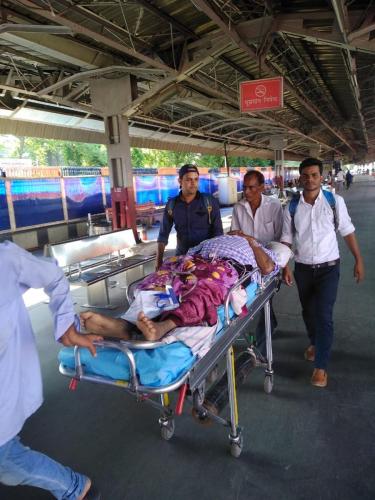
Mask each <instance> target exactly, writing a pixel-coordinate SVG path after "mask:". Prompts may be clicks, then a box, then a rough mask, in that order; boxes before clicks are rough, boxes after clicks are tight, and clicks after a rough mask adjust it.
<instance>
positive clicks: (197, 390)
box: [59, 269, 280, 457]
mask: <svg viewBox="0 0 375 500" xmlns="http://www.w3.org/2000/svg"><path fill="white" fill-rule="evenodd" d="M255 273H259V269H254V270H253V271H251V272H247V273H245V274H244V275H243V276H242V277H241V278H240V279H239V280H238V282H237V283H235V285H233V287H232V288H231V290H230V292H229V293H228V296H227V298H226V300H225V303H224V313H225V314H224V320H225V321H224V324H223V328H222V330H221V331H220V332H219V333H218V334H217V335H216V337H215V340H214V342H213V344H212V346H211V348H210V350H209V351H208V352H207V353H206V354H205V355H204V356H203V357H202V358H200V359H196V360H195V361H194V362H193V364H192V366H191V367H190V368H188V369H187V371H186V372H183V373H182V374H180V375H179V376H178V377H177V378H176V379H175V380H173V382H171V383H169V384H166V385H162V386H157V387H155V386H147V385H142V384H141V383H140V381H139V377H138V375H137V366H136V361H135V357H134V352H133V351H137V350H141V349H142V350H144V349H145V350H149V349H156V348H158V347H161V346H165V343H163V342H161V341H157V342H151V341H144V340H127V341H124V340H121V341H119V342H117V341H103V342H99V343H97V346H98V347H99V349H100V348H104V347H109V348H113V349H115V350H117V351H121V352H122V353H123V354H124V355H125V356H126V358H127V360H128V362H129V369H130V377H129V380H116V379H110V378H106V377H103V376H99V375H94V374H90V373H85V370H84V367H83V365H82V363H81V357H80V348H78V347H75V348H74V360H75V369H72V368H68V367H66V366H64V365H63V363H60V366H59V370H60V373H62V374H63V375H65V376H68V377H71V378H72V380H71V385H70V388H71V389H75V388H76V385H77V382H78V381H80V380H87V381H91V382H95V383H104V384H108V385H115V386H119V387H121V388H123V389H124V390H125V391H126V392H128V393H130V394H132V395H135V396H136V397H137V398H138V399H140V400H142V401H146V402H147V403H149V404H151V405H152V406H154V407H156V408H158V409H159V410H161V416H160V418H159V425H160V427H161V435H162V437H163V438H164V439H170V438H171V437H172V436H173V433H174V415H179V414H181V413H182V409H183V404H184V400H185V396H186V392H187V389H188V388H189V391H190V394H191V398H190V399H191V402H192V405H193V409H194V410H195V411H196V412H197V414H199V415H203V416H207V415H208V416H209V417H210V418H212V419H213V420H214V421H216V422H218V423H220V424H222V425H224V426H226V427H229V428H230V435H229V441H230V451H231V454H232V455H233V456H235V457H238V456H239V455H240V453H241V451H242V446H243V440H242V430H241V428H240V427H239V426H238V410H237V398H236V382H235V365H234V351H233V344H234V342H235V341H236V340H237V339H238V338H239V337H241V336H244V335H245V334H248V330H249V324H250V322H251V321H252V319H253V317H254V315H255V314H256V313H257V312H258V311H259V310H260V309H262V308H263V307H264V308H265V326H266V340H267V358H268V360H267V364H266V369H265V374H266V379H265V381H266V380H267V381H268V384H265V390H266V392H271V390H272V385H273V370H272V343H271V325H270V307H269V300H270V299H271V298H272V296H273V295H274V294H275V293H276V292H277V291H278V289H279V287H280V277H279V275H276V276H271V277H264V278H263V279H262V282H261V284H260V286H259V287H258V289H257V293H256V295H255V298H254V300H253V301H252V302H251V303H250V304H248V305H247V311H248V312H247V314H246V315H243V316H241V315H240V316H233V317H232V318H231V314H230V310H231V309H230V300H229V296H230V293H231V292H233V291H235V290H237V289H238V288H239V287H240V286H241V285H242V284H243V283H244V282H245V281H248V280H249V279H250V278H251V276H252V275H253V274H255ZM245 336H246V335H245ZM224 356H226V372H227V379H228V393H229V407H230V418H229V419H224V418H222V417H220V416H218V415H215V414H211V413H210V412H209V411H207V410H206V409H205V408H204V406H203V403H204V394H205V385H206V379H207V377H208V376H209V374H210V373H211V372H212V371H213V370H214V369H215V367H217V365H218V363H219V361H220V360H221V359H223V357H224ZM267 388H268V389H269V388H270V390H267ZM176 389H179V397H178V401H177V405H176V409H175V410H173V409H172V407H171V404H170V401H169V396H168V395H169V393H171V392H173V391H175V390H176ZM152 395H160V403H158V402H157V401H155V400H152V399H151V397H150V396H152Z"/></svg>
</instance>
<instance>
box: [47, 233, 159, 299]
mask: <svg viewBox="0 0 375 500" xmlns="http://www.w3.org/2000/svg"><path fill="white" fill-rule="evenodd" d="M44 254H45V255H46V256H49V257H53V258H54V259H56V261H57V263H58V265H59V267H61V268H63V269H64V271H65V274H66V276H67V277H68V279H69V280H70V281H71V282H74V283H77V282H78V283H80V284H83V285H85V286H87V298H88V303H87V304H85V305H84V306H83V307H105V308H111V307H112V306H111V304H110V302H109V295H108V281H107V278H110V277H111V276H114V275H116V274H119V273H122V272H124V271H128V270H129V269H133V268H135V267H138V266H143V265H144V264H145V263H147V262H150V261H152V260H154V259H155V255H156V243H153V242H144V243H138V244H136V242H135V239H134V233H133V231H132V229H124V230H119V231H112V232H109V233H105V234H100V235H97V236H88V237H85V238H81V239H77V240H70V241H66V242H63V243H56V244H48V245H46V246H45V249H44Z"/></svg>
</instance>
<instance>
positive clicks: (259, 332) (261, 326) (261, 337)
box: [255, 298, 277, 358]
mask: <svg viewBox="0 0 375 500" xmlns="http://www.w3.org/2000/svg"><path fill="white" fill-rule="evenodd" d="M270 316H271V335H273V332H274V330H275V329H276V328H277V319H276V315H275V312H274V310H273V306H272V298H271V299H270ZM255 339H256V345H257V349H258V351H259V352H260V353H261V355H262V356H263V357H265V358H266V357H267V349H266V324H265V319H264V307H263V308H262V309H261V310H260V313H259V319H258V324H257V327H256V330H255Z"/></svg>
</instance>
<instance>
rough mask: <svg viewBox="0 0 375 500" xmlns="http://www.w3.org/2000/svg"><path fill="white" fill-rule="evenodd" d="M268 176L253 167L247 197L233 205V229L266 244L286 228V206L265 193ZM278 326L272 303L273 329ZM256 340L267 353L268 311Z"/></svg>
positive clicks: (247, 181)
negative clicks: (284, 209) (266, 330)
mask: <svg viewBox="0 0 375 500" xmlns="http://www.w3.org/2000/svg"><path fill="white" fill-rule="evenodd" d="M263 191H264V175H263V174H262V173H261V172H259V171H258V170H249V171H248V172H246V174H245V176H244V179H243V199H242V200H240V201H239V202H238V203H236V204H235V205H234V207H233V213H232V224H231V228H230V229H231V232H230V233H229V234H240V235H241V234H245V235H247V236H252V237H253V238H255V239H257V240H258V241H260V242H261V243H262V244H263V245H265V244H267V243H269V242H270V241H280V236H281V231H282V227H283V209H282V206H281V203H280V201H279V200H278V199H276V198H272V197H270V196H265V195H264V194H263ZM276 327H277V320H276V316H275V313H274V310H273V307H272V302H271V331H272V332H273V331H274V329H275V328H276ZM255 337H256V342H257V348H258V350H259V351H260V353H261V354H262V355H263V356H264V357H265V356H266V332H265V323H264V310H263V309H262V310H261V313H260V316H259V321H258V325H257V328H256V333H255Z"/></svg>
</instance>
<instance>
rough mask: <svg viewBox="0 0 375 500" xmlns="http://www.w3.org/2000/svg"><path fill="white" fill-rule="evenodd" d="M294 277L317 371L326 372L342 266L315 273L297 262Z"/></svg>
mask: <svg viewBox="0 0 375 500" xmlns="http://www.w3.org/2000/svg"><path fill="white" fill-rule="evenodd" d="M294 277H295V279H296V283H297V288H298V293H299V299H300V301H301V305H302V316H303V320H304V322H305V325H306V329H307V333H308V336H309V338H310V343H311V345H314V346H315V367H316V368H323V369H326V368H327V364H328V360H329V356H330V353H331V347H332V342H333V306H334V305H335V302H336V296H337V288H338V284H339V278H340V263H339V262H338V263H336V264H335V265H333V266H327V267H320V268H315V269H314V268H312V267H311V266H307V265H305V264H299V263H298V262H296V264H295V269H294Z"/></svg>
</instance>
